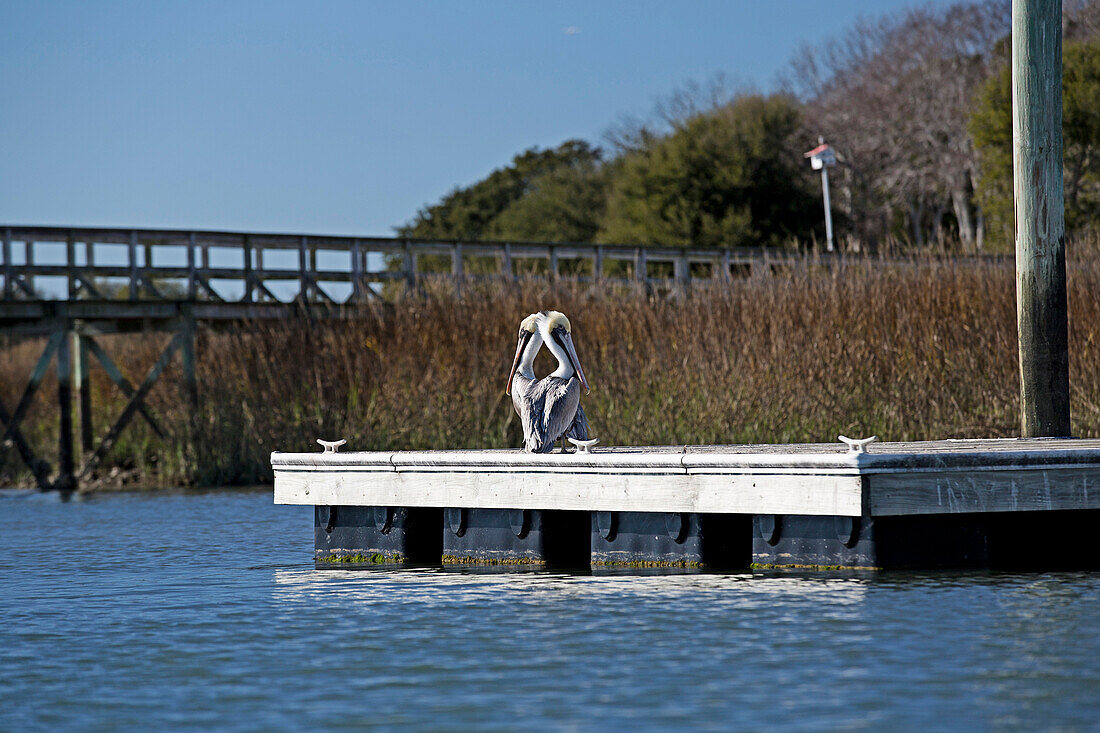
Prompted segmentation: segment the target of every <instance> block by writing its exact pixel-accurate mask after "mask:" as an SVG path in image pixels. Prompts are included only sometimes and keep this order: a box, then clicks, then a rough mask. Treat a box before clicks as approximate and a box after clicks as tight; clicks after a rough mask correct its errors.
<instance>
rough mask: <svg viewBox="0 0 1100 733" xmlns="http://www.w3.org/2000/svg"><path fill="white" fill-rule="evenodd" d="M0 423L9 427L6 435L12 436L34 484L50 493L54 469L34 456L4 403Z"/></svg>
mask: <svg viewBox="0 0 1100 733" xmlns="http://www.w3.org/2000/svg"><path fill="white" fill-rule="evenodd" d="M0 422H2V423H4V424H5V425H7V426H8V429H7V431H5V435H7V434H8V433H10V434H11V442H12V444H13V445H15V449H16V450H17V451H18V452H19V457H20V458H22V459H23V463H25V464H26V465H27V468H29V469H30V470H31V473H32V474H34V482H35V484H37V485H38V488H39V490H40V491H49V490H50V489H51V488H53V484H51V483H50V472H51V471H52V470H53V469H52V468H51V467H50V464H49V462H48V461H46V460H45V459H43V458H39V457H38V456H36V455H35V454H34V450H32V449H31V446H30V444H29V443H28V442H27V439H26V438H25V437H24V436H23V431H21V430H20V429H19V428H18V427H17V426H16V425H15V423H14V422H13V418H12V416H11V415H9V414H8V411H7V409H5V407H4V405H3V404H2V403H0Z"/></svg>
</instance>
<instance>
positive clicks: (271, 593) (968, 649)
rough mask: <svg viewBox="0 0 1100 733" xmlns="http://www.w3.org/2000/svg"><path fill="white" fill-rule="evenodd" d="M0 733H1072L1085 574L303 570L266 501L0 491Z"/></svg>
mask: <svg viewBox="0 0 1100 733" xmlns="http://www.w3.org/2000/svg"><path fill="white" fill-rule="evenodd" d="M0 618H3V619H4V625H3V627H2V629H3V630H2V631H0V636H2V639H0V642H2V643H0V729H22V728H27V727H34V728H43V727H50V728H79V729H89V728H91V729H94V728H104V729H106V728H112V729H113V728H118V727H123V728H127V727H129V728H152V727H161V726H163V727H177V726H186V727H192V728H194V727H214V728H218V729H230V730H234V729H248V730H254V729H257V728H292V727H293V728H297V727H304V726H307V725H308V726H310V727H314V728H328V727H333V726H339V725H354V726H358V727H363V726H375V727H413V728H432V729H452V730H457V729H468V728H472V727H476V728H479V729H489V730H513V729H516V728H519V727H532V728H537V729H561V728H579V729H594V728H608V727H609V726H623V725H632V726H635V727H642V728H665V729H667V728H680V727H696V728H707V729H730V728H734V729H757V730H759V729H765V728H768V729H773V728H790V727H799V728H805V727H812V728H868V727H875V728H881V727H888V726H889V727H902V728H907V729H911V728H916V727H935V728H937V729H939V728H958V729H961V728H971V727H973V726H975V725H978V726H980V727H985V728H988V727H1011V728H1028V729H1032V728H1049V727H1052V726H1053V727H1063V728H1071V729H1072V728H1076V729H1087V728H1089V727H1091V726H1094V725H1095V721H1096V720H1098V719H1100V702H1098V699H1097V698H1098V696H1097V695H1096V692H1095V691H1096V689H1098V688H1100V640H1098V635H1096V634H1095V633H1094V632H1095V629H1096V628H1097V625H1098V623H1100V574H1096V573H1058V574H1054V573H1049V574H1045V573H1044V574H993V573H953V574H906V573H881V574H861V575H849V576H842V575H828V574H824V575H815V574H800V575H794V574H747V573H746V574H727V575H708V574H694V575H677V574H646V575H639V574H622V575H620V574H608V575H598V576H594V575H570V574H565V573H555V572H525V573H513V572H506V573H501V572H493V573H481V572H475V571H471V570H469V569H465V568H463V569H456V570H385V571H383V570H366V571H360V572H349V571H340V570H333V571H315V570H313V568H312V530H311V517H310V513H309V510H308V509H302V510H301V511H297V510H293V509H289V508H288V507H276V506H273V505H272V504H271V496H270V493H255V492H253V493H249V492H208V493H201V494H195V495H191V494H188V495H183V494H171V495H166V494H150V495H140V494H128V495H117V496H104V497H100V498H93V499H90V500H85V501H80V502H73V503H69V504H61V503H59V502H57V501H55V500H52V499H50V498H48V497H41V496H39V495H37V494H15V493H11V492H0Z"/></svg>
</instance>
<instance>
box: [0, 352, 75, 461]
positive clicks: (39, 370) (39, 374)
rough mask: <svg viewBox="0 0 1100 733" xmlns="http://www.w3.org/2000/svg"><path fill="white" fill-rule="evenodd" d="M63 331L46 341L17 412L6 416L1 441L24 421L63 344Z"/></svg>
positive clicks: (9, 435)
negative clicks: (54, 357)
mask: <svg viewBox="0 0 1100 733" xmlns="http://www.w3.org/2000/svg"><path fill="white" fill-rule="evenodd" d="M64 336H65V334H64V333H63V332H54V333H53V334H52V335H51V336H50V340H49V341H47V342H46V348H44V349H43V350H42V356H40V357H38V363H37V364H35V365H34V371H33V372H31V379H30V381H29V382H27V387H26V389H24V390H23V396H22V397H20V398H19V404H18V405H16V407H15V412H13V413H12V415H11V417H10V418H9V417H5V418H4V423H5V425H6V427H5V429H4V433H3V436H2V437H0V443H3V442H4V441H5V440H7V439H8V438H11V437H12V436H13V435H14V434H15V432H16V430H18V428H19V423H21V422H23V418H24V417H25V416H26V414H27V409H28V408H29V407H30V406H31V400H32V399H33V398H34V393H35V392H37V391H38V385H40V384H41V383H42V378H43V377H45V376H46V370H47V369H49V367H50V361H51V360H52V359H53V355H54V352H55V351H57V347H58V346H59V345H60V344H61V339H62V338H64Z"/></svg>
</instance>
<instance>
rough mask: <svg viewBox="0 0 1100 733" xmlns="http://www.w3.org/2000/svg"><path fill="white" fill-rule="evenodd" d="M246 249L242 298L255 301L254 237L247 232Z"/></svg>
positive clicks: (248, 301) (244, 243) (243, 246)
mask: <svg viewBox="0 0 1100 733" xmlns="http://www.w3.org/2000/svg"><path fill="white" fill-rule="evenodd" d="M241 246H242V248H243V250H244V297H243V298H241V300H243V301H244V302H246V303H251V302H252V301H253V297H252V295H253V289H252V281H253V277H252V237H250V236H248V235H247V234H246V235H244V242H243V243H242V245H241Z"/></svg>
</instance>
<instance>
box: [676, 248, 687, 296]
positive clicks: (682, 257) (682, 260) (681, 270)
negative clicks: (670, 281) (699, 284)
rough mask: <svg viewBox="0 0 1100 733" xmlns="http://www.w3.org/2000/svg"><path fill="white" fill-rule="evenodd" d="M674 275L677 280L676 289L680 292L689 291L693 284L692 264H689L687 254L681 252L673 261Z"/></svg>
mask: <svg viewBox="0 0 1100 733" xmlns="http://www.w3.org/2000/svg"><path fill="white" fill-rule="evenodd" d="M672 267H673V275H674V277H675V278H676V287H677V288H678V289H680V290H687V288H688V286H689V285H690V284H691V283H690V279H691V263H689V262H688V257H687V253H686V252H681V253H680V254H679V255H677V256H676V259H675V260H673V265H672Z"/></svg>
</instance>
